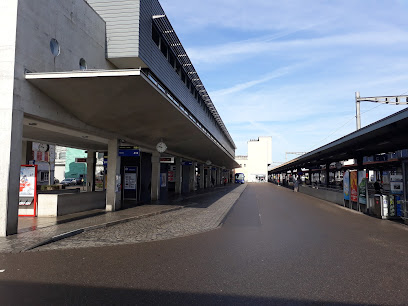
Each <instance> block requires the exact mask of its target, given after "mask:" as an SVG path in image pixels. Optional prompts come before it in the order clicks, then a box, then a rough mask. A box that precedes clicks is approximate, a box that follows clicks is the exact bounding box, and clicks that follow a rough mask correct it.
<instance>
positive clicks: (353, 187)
mask: <svg viewBox="0 0 408 306" xmlns="http://www.w3.org/2000/svg"><path fill="white" fill-rule="evenodd" d="M350 200H351V201H352V202H357V201H358V186H357V171H352V172H350Z"/></svg>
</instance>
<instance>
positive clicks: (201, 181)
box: [200, 164, 205, 189]
mask: <svg viewBox="0 0 408 306" xmlns="http://www.w3.org/2000/svg"><path fill="white" fill-rule="evenodd" d="M204 180H205V175H204V164H201V165H200V189H204Z"/></svg>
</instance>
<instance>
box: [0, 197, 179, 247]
mask: <svg viewBox="0 0 408 306" xmlns="http://www.w3.org/2000/svg"><path fill="white" fill-rule="evenodd" d="M182 208H183V207H182V206H171V205H164V206H148V205H146V206H141V207H137V208H136V209H129V210H124V211H118V212H114V213H108V214H104V215H100V216H96V217H92V218H87V219H83V220H77V221H73V222H69V223H64V224H59V225H54V226H50V227H46V228H41V229H38V230H35V231H30V232H25V233H22V234H17V235H13V236H9V237H6V238H0V253H18V252H22V251H25V250H30V249H33V248H36V247H38V246H41V245H44V244H47V243H50V242H54V241H57V240H60V239H63V238H65V237H67V236H69V235H71V234H72V235H76V234H78V233H80V232H82V231H85V230H91V229H93V228H100V227H107V226H109V225H111V224H118V223H123V222H130V221H132V220H135V219H140V218H146V217H150V216H154V215H157V214H161V213H166V212H169V211H174V210H176V209H182Z"/></svg>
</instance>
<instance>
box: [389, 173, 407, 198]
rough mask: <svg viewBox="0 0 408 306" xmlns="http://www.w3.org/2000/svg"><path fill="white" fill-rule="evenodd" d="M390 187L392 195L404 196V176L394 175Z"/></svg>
mask: <svg viewBox="0 0 408 306" xmlns="http://www.w3.org/2000/svg"><path fill="white" fill-rule="evenodd" d="M390 186H391V193H392V194H404V183H403V179H402V175H400V174H394V175H391V176H390Z"/></svg>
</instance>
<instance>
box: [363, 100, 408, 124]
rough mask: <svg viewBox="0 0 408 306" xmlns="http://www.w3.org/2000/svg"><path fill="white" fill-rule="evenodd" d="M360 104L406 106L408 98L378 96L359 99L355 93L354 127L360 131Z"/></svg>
mask: <svg viewBox="0 0 408 306" xmlns="http://www.w3.org/2000/svg"><path fill="white" fill-rule="evenodd" d="M360 102H374V103H382V104H391V105H408V96H402V95H401V96H378V97H360V93H359V92H356V126H357V130H359V129H361V113H360Z"/></svg>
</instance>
